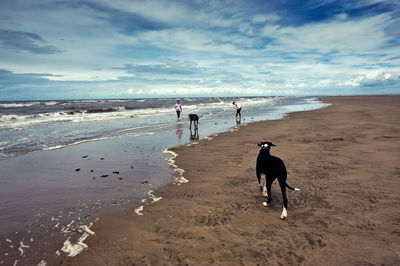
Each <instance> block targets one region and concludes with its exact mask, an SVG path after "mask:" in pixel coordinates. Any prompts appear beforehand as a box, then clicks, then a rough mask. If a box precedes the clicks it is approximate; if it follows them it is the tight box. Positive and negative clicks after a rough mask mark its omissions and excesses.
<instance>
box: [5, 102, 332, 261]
mask: <svg viewBox="0 0 400 266" xmlns="http://www.w3.org/2000/svg"><path fill="white" fill-rule="evenodd" d="M179 100H180V101H181V104H182V107H183V112H182V113H181V117H180V119H178V118H177V115H176V113H175V110H174V108H173V106H174V104H175V102H176V99H172V98H158V99H121V100H73V101H72V100H71V101H65V100H64V101H24V102H0V184H1V186H0V247H1V250H2V251H1V254H0V264H1V262H2V261H3V262H5V261H6V262H11V263H15V262H17V264H18V263H20V264H21V263H22V264H23V263H25V262H30V263H32V262H35V261H37V263H39V262H40V261H42V260H43V261H46V257H48V256H52V255H53V256H54V255H60V254H61V255H62V254H64V255H65V254H67V253H66V252H65V250H68V247H66V248H64V246H63V244H65V243H67V240H68V241H69V242H68V243H73V241H74V240H75V242H76V243H78V242H79V239H81V238H82V236H83V235H84V234H85V232H88V230H89V229H88V228H89V227H88V226H89V225H90V224H91V223H92V222H93V221H95V220H96V219H98V217H100V215H101V214H102V213H105V212H107V211H110V210H113V209H115V208H125V207H127V206H134V207H135V206H137V207H138V208H140V209H138V214H141V212H140V210H141V208H143V207H141V206H144V208H145V204H148V203H149V202H151V201H155V200H160V199H159V198H158V197H157V195H154V190H155V189H156V188H157V187H159V186H162V185H165V184H167V183H170V182H173V181H174V176H176V175H177V174H176V173H175V172H174V171H173V170H174V169H171V166H170V163H169V162H168V160H170V162H171V156H173V155H171V154H169V153H163V151H165V150H166V149H167V148H169V147H173V146H177V145H183V144H190V143H194V142H196V141H197V140H198V139H202V138H205V137H210V136H213V135H215V134H218V133H220V132H224V131H228V130H231V129H233V128H235V129H236V128H238V127H240V126H242V125H246V124H247V123H250V122H256V121H262V120H272V119H280V118H282V117H284V115H285V114H286V113H289V112H295V111H305V110H312V109H318V108H321V107H324V106H325V104H324V103H321V102H319V101H318V99H317V98H316V97H243V98H207V97H204V98H182V99H179ZM233 101H236V102H238V103H239V104H240V105H241V106H242V112H241V114H242V116H241V118H235V113H236V110H235V107H234V105H233V104H232V102H233ZM190 113H195V114H198V116H199V126H198V128H197V129H196V130H195V129H194V127H193V128H192V129H189V119H188V114H190ZM175 181H176V180H175ZM21 243H22V245H21ZM75 245H77V246H75V248H78V249H80V247H81V246H79V245H78V244H75ZM46 246H47V247H46ZM71 246H73V245H72V244H71ZM21 250H22V253H21ZM41 250H45V251H44V252H43V251H41ZM75 251H76V250H74V252H75ZM48 253H52V254H48ZM68 254H69V253H68ZM73 254H75V253H73ZM35 263H36V262H35Z"/></svg>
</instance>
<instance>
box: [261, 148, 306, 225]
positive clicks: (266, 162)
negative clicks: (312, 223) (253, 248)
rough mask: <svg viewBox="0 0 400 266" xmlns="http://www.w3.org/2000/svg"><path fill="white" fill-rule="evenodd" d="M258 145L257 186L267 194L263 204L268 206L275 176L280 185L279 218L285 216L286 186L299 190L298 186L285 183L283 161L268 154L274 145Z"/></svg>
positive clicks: (285, 173)
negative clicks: (281, 204) (294, 186)
mask: <svg viewBox="0 0 400 266" xmlns="http://www.w3.org/2000/svg"><path fill="white" fill-rule="evenodd" d="M258 146H260V147H261V150H260V153H259V154H258V157H257V166H256V174H257V179H258V186H259V188H260V190H262V191H263V195H264V196H267V193H268V201H267V202H266V204H265V203H264V205H265V206H268V204H269V203H271V201H272V195H271V185H272V182H274V180H275V179H276V178H278V182H279V186H280V187H281V192H282V198H283V211H282V214H281V219H286V218H287V198H286V187H288V188H289V189H291V190H300V189H298V188H292V187H291V186H289V185H288V184H287V183H286V178H287V171H286V167H285V164H284V163H283V161H282V160H281V159H280V158H278V157H275V156H272V155H271V154H270V149H271V147H272V146H275V145H274V144H272V143H271V142H268V141H266V142H259V143H258ZM261 174H265V184H264V185H262V184H261Z"/></svg>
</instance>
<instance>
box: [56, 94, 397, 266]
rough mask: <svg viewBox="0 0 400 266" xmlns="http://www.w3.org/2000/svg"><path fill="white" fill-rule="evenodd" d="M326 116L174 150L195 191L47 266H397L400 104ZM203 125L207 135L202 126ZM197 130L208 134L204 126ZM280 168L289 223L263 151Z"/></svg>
mask: <svg viewBox="0 0 400 266" xmlns="http://www.w3.org/2000/svg"><path fill="white" fill-rule="evenodd" d="M323 100H324V101H327V102H330V103H332V105H331V106H330V107H328V108H325V109H321V110H316V111H309V112H299V113H293V114H290V116H289V117H288V118H286V119H283V120H277V121H267V122H259V123H254V124H250V125H247V126H244V127H241V128H240V130H239V131H235V132H227V133H223V134H220V135H218V136H217V137H215V138H214V139H212V140H206V139H205V140H201V141H200V143H199V144H198V145H192V146H182V147H176V148H173V149H171V150H173V151H174V152H176V153H177V154H178V156H177V158H176V164H177V165H178V166H179V167H180V168H183V169H184V170H185V173H184V177H185V178H187V179H188V180H189V182H188V183H185V184H181V185H177V184H171V185H168V186H166V187H162V188H161V189H159V190H158V191H156V192H155V194H156V195H157V196H161V197H162V200H161V201H158V202H155V203H152V204H148V205H145V206H144V210H143V211H142V213H143V215H142V216H139V215H136V214H135V213H134V210H133V209H132V210H127V211H124V212H119V213H112V214H109V215H106V216H105V217H103V218H101V219H100V221H99V222H97V223H96V224H95V225H94V226H93V227H92V228H91V229H92V230H93V231H95V232H96V235H95V236H92V237H90V238H88V239H87V240H86V241H85V242H86V243H87V244H88V245H89V248H88V249H87V250H86V251H85V252H83V253H82V254H80V255H78V256H77V257H75V258H68V259H66V258H58V260H57V261H49V264H50V265H54V264H62V265H70V264H72V265H75V264H76V265H132V264H135V265H142V264H148V265H178V264H189V265H207V264H217V265H234V264H235V265H240V264H244V265H256V264H260V265H288V264H292V265H293V264H294V265H298V264H301V265H378V264H379V265H381V264H385V265H400V96H399V95H392V96H351V97H329V98H324V99H323ZM200 126H201V125H200ZM200 130H201V128H200ZM259 140H269V141H272V142H274V143H275V144H276V145H277V146H276V147H273V149H272V151H271V152H272V154H273V155H276V156H279V157H280V158H282V159H283V160H284V161H285V164H286V167H287V169H288V183H289V184H290V185H292V186H295V187H299V188H301V191H288V200H289V209H288V219H287V220H285V221H282V220H281V219H280V218H279V217H280V214H281V211H282V199H281V195H280V190H279V186H278V184H277V183H274V184H273V187H272V194H273V198H274V200H273V202H272V206H270V207H264V206H263V205H262V203H263V201H265V198H263V197H262V195H261V194H260V192H259V190H258V188H257V179H256V176H255V161H256V157H257V154H258V147H257V144H256V143H257V142H258V141H259Z"/></svg>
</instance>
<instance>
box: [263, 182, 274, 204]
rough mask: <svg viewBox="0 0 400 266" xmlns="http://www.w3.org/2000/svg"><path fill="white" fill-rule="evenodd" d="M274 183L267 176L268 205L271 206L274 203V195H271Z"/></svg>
mask: <svg viewBox="0 0 400 266" xmlns="http://www.w3.org/2000/svg"><path fill="white" fill-rule="evenodd" d="M272 182H274V180H273V179H271V178H268V176H265V184H266V190H267V193H266V196H267V197H268V201H267V204H270V203H271V201H272V193H271V187H272Z"/></svg>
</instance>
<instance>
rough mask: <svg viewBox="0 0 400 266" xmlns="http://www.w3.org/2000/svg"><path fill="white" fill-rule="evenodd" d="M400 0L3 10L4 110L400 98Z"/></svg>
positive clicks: (116, 2) (59, 0) (15, 1)
mask: <svg viewBox="0 0 400 266" xmlns="http://www.w3.org/2000/svg"><path fill="white" fill-rule="evenodd" d="M399 81H400V1H398V0H351V1H350V0H310V1H306V0H304V1H290V0H269V1H266V0H243V1H242V0H234V1H233V0H230V1H223V0H208V1H206V0H190V1H189V0H150V1H145V0H141V1H135V0H113V1H109V0H83V1H78V0H0V100H3V101H4V100H33V99H35V100H41V99H42V100H50V99H86V98H103V99H112V98H147V97H198V96H202V97H203V96H270V95H274V96H276V95H278V96H279V95H282V96H291V95H294V96H301V95H354V94H399V93H400V85H399Z"/></svg>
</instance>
